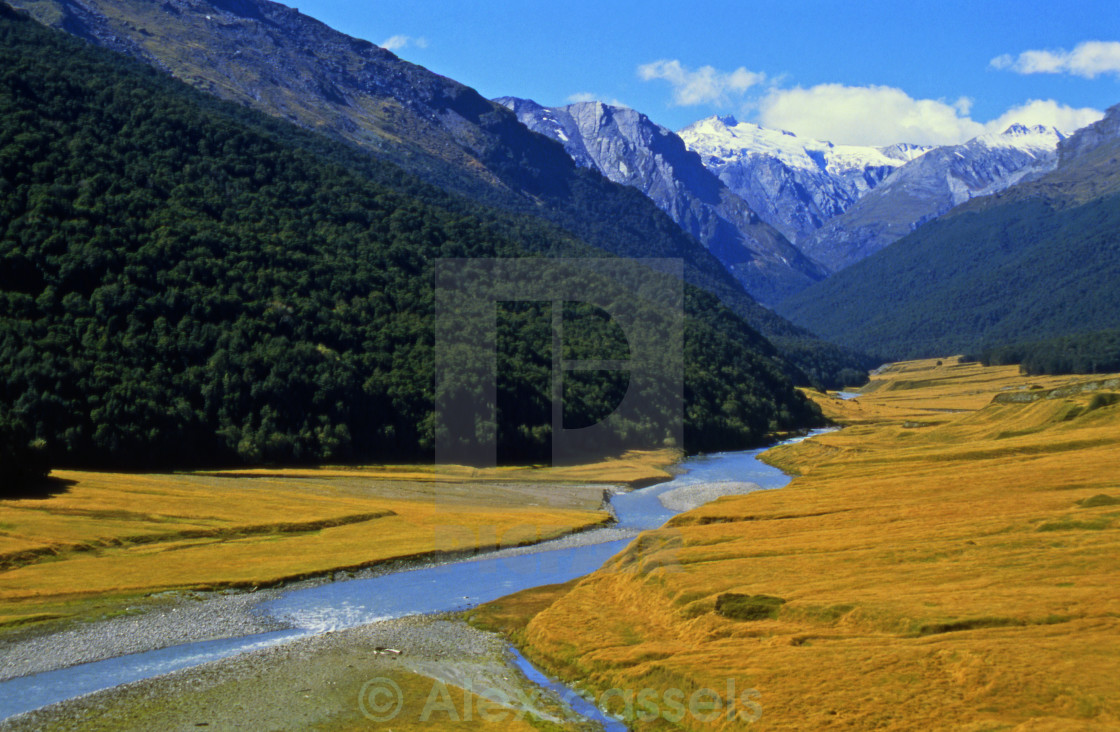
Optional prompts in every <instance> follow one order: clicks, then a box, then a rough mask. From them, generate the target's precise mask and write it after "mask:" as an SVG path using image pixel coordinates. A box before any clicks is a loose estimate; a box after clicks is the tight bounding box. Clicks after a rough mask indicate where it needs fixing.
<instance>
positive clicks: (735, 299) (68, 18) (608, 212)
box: [18, 0, 864, 384]
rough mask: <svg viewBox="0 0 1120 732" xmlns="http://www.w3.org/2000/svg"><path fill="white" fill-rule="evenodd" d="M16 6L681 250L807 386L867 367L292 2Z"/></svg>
mask: <svg viewBox="0 0 1120 732" xmlns="http://www.w3.org/2000/svg"><path fill="white" fill-rule="evenodd" d="M18 5H19V6H20V7H24V8H26V9H27V10H28V11H29V12H31V13H32V14H33V16H34V17H35V18H36V19H38V20H40V21H41V22H43V23H46V24H48V25H51V26H54V27H59V28H62V29H64V30H67V31H68V32H71V33H73V34H75V35H78V36H79V37H81V38H85V39H87V40H90V41H91V42H93V43H95V44H98V45H102V46H107V47H109V48H113V49H118V50H122V51H124V52H126V53H129V54H131V55H133V56H135V57H137V58H140V59H142V60H144V61H145V62H147V63H149V64H152V65H154V66H156V67H157V68H160V69H163V70H165V71H167V72H169V73H171V74H172V75H174V76H176V77H177V78H179V79H182V80H184V81H186V82H187V83H189V84H191V85H192V86H195V87H196V88H200V89H203V90H206V91H208V92H211V93H213V94H216V95H218V96H220V97H222V98H224V99H227V100H231V101H234V102H237V103H239V104H244V105H247V106H250V107H252V108H254V109H257V110H260V111H263V112H265V113H267V114H270V115H273V116H276V117H279V118H282V119H285V120H290V121H292V122H295V123H297V124H299V125H301V126H303V127H305V128H309V129H313V130H316V131H319V132H322V133H325V134H328V135H330V136H333V137H335V138H338V139H342V140H345V141H347V142H350V143H353V144H355V145H359V146H361V149H363V150H365V151H367V152H370V153H373V154H374V155H377V156H379V157H381V158H383V159H385V160H389V161H391V162H394V163H396V164H398V165H400V166H401V167H402V168H403V169H404V170H406V171H408V172H409V173H413V174H415V175H417V176H419V177H421V178H422V179H424V180H425V181H427V182H429V183H432V184H434V185H437V186H438V187H440V188H442V189H444V190H448V191H452V192H455V193H458V194H461V195H463V196H466V197H468V198H470V199H473V200H476V201H480V202H483V203H486V204H488V205H494V206H499V207H502V208H504V209H507V210H511V211H515V212H519V213H527V214H531V215H533V216H535V217H538V218H540V219H543V220H545V221H547V222H549V223H551V224H553V225H555V226H558V227H561V228H562V229H564V230H566V231H567V232H569V234H570V235H571V236H573V237H574V238H577V239H579V240H582V241H583V242H584V243H586V244H588V245H590V246H593V247H596V248H598V249H600V250H602V251H603V252H605V253H607V254H609V255H614V256H623V257H670V258H680V259H682V260H683V261H684V263H685V280H686V282H689V283H691V284H695V285H697V286H699V287H701V288H703V289H705V290H707V291H708V292H711V293H713V294H714V295H716V296H717V297H718V298H719V299H720V301H721V302H723V303H724V304H725V305H727V306H728V307H730V308H731V309H732V310H733V311H734V312H735V313H736V314H737V315H739V316H740V317H743V318H745V319H746V320H747V322H748V323H750V324H751V325H752V326H753V327H754V328H756V329H758V330H760V331H761V332H762V333H764V334H765V335H766V336H767V337H774V338H777V339H779V340H781V341H782V342H783V343H782V348H783V351H785V352H787V353H789V354H790V360H791V361H795V362H796V363H797V364H805V366H804V367H802V368H801V371H802V372H804V373H805V374H807V375H808V378H809V379H812V380H814V381H815V382H816V383H820V384H830V383H832V380H833V379H834V378H835V377H836V375H837V374H838V372H839V370H840V369H844V368H862V367H864V363H863V361H862V360H861V358H860V357H858V356H856V355H854V354H850V353H847V352H846V351H844V350H842V349H836V348H835V347H834V346H831V345H830V344H827V343H822V342H820V341H818V340H817V339H815V337H813V336H812V335H811V334H809V333H807V332H806V331H804V330H803V329H800V328H796V327H794V326H793V325H792V324H791V323H789V322H788V321H786V320H784V319H783V318H781V317H779V316H778V315H776V314H775V313H774V312H773V311H771V310H769V309H767V308H765V307H762V306H761V305H759V304H758V303H757V302H755V301H754V300H753V299H752V298H751V297H750V296H749V295H748V294H747V293H746V291H745V290H743V288H742V287H741V286H740V285H739V283H738V282H737V281H736V280H735V279H734V278H733V277H732V276H731V274H730V273H728V272H727V270H726V269H724V267H723V265H722V264H720V262H719V261H718V260H717V259H716V258H715V257H714V256H713V255H712V254H711V253H710V252H708V251H707V250H706V249H705V248H704V247H703V246H702V245H701V244H700V243H699V242H697V241H696V240H695V239H693V238H692V237H690V236H688V235H687V234H685V233H684V232H683V231H682V230H681V229H680V227H678V226H677V225H676V224H675V223H674V222H673V221H672V220H671V219H670V218H669V217H668V216H667V215H665V214H664V213H663V212H661V211H660V210H659V209H658V208H657V207H656V205H654V204H653V203H652V202H651V201H650V200H649V199H647V198H646V197H645V196H643V195H642V194H641V193H639V192H638V191H635V190H632V189H629V188H627V187H625V186H620V185H617V184H613V183H611V182H609V181H607V180H605V179H604V178H603V177H602V176H601V175H600V174H598V173H596V172H594V171H590V170H587V169H584V168H580V167H578V166H576V164H575V163H574V162H573V161H572V159H571V158H570V157H569V156H568V154H567V153H566V152H565V151H564V149H563V147H562V146H560V145H558V144H556V143H555V142H553V141H551V140H548V139H547V138H545V137H543V136H541V135H538V134H535V133H533V132H531V131H530V130H528V129H527V128H526V127H525V126H524V125H522V124H520V123H519V122H518V121H517V119H516V117H515V115H514V114H513V113H512V112H510V111H509V110H508V109H506V108H504V107H502V106H501V105H499V104H495V103H493V102H490V101H488V100H486V99H484V98H482V97H481V96H480V95H479V94H478V93H477V92H475V91H474V90H473V89H470V88H469V87H466V86H464V85H462V84H460V83H458V82H455V81H453V80H451V79H447V78H445V77H442V76H439V75H437V74H434V73H432V72H430V71H428V70H426V69H424V68H422V67H419V66H415V65H413V64H409V63H407V62H404V61H401V60H400V59H398V58H397V57H396V56H394V55H393V54H392V53H390V52H388V51H386V50H384V49H381V48H378V47H376V46H374V45H372V44H370V43H368V42H366V41H361V40H358V39H355V38H351V37H349V36H346V35H344V34H342V33H338V32H337V31H334V30H332V29H330V28H328V27H327V26H325V25H323V24H322V23H320V22H318V21H316V20H314V19H312V18H308V17H307V16H304V15H301V14H299V13H298V12H297V11H295V10H292V9H290V8H287V7H285V6H282V5H279V4H277V3H273V2H268V0H165V1H164V2H160V3H153V2H149V1H148V0H19V2H18ZM530 246H531V247H532V246H533V245H532V244H530ZM786 344H789V345H786ZM797 368H798V366H796V365H795V366H794V367H793V368H791V372H796V371H797ZM821 369H824V371H822V370H821ZM812 372H816V373H817V374H819V376H815V375H814V373H812Z"/></svg>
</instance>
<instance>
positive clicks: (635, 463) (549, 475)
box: [0, 451, 678, 627]
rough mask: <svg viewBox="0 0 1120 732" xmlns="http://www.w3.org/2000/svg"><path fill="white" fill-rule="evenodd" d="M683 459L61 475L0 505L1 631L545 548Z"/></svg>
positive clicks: (647, 456) (657, 455) (599, 519)
mask: <svg viewBox="0 0 1120 732" xmlns="http://www.w3.org/2000/svg"><path fill="white" fill-rule="evenodd" d="M677 457H678V455H677V454H676V453H674V452H671V451H659V452H649V453H629V454H627V455H625V456H623V457H621V458H617V459H613V460H607V461H604V462H601V463H597V464H594V465H585V466H576V467H560V468H496V469H489V470H475V469H471V468H465V467H455V466H450V467H441V469H440V470H439V471H436V470H435V469H434V468H433V467H431V466H419V467H417V466H397V467H393V466H381V467H368V468H324V469H318V470H316V469H312V470H280V471H277V470H271V471H267V470H257V471H227V472H217V473H177V474H123V473H93V472H79V471H68V470H57V471H54V472H53V473H52V478H54V480H55V483H56V485H62V486H65V490H63V491H62V492H60V493H58V494H56V495H53V496H51V497H49V498H44V499H34V500H32V499H24V500H6V501H0V627H3V626H8V627H11V626H15V625H19V624H26V623H28V622H33V621H44V620H51V619H64V618H71V617H97V616H101V615H104V614H105V613H114V612H119V611H121V610H122V609H123V608H125V607H126V606H134V605H135V604H136V603H137V602H141V603H142V602H143V600H144V598H145V597H147V596H148V595H151V594H152V593H158V592H160V591H165V590H174V589H208V588H224V587H253V586H263V585H271V584H275V583H278V582H281V581H284V580H291V579H296V578H301V577H307V576H311V575H317V574H323V573H326V572H329V571H332V570H336V569H342V568H355V567H363V566H369V565H373V564H377V563H380V562H385V561H389V560H393V559H401V558H413V557H420V556H423V555H432V554H433V553H436V552H454V551H473V550H477V549H483V548H491V547H499V546H513V545H519V544H527V543H533V542H537V541H541V540H543V539H547V538H552V537H555V536H558V535H561V534H565V533H569V532H571V531H577V530H581V529H584V528H588V527H591V526H594V525H598V524H600V523H603V522H606V521H609V519H610V516H609V514H607V513H606V512H604V511H602V510H601V503H602V498H603V488H602V485H598V486H596V485H595V484H596V483H598V484H603V483H612V484H617V483H634V484H641V483H648V482H651V481H656V480H660V479H664V478H665V477H667V476H668V473H666V472H665V468H667V467H668V466H669V465H670V464H671V463H673V462H674V461H675V460H676V459H677Z"/></svg>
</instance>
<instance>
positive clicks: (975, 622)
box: [918, 617, 1027, 635]
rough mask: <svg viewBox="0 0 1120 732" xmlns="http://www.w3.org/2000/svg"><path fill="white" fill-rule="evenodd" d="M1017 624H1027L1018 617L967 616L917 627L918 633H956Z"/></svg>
mask: <svg viewBox="0 0 1120 732" xmlns="http://www.w3.org/2000/svg"><path fill="white" fill-rule="evenodd" d="M1017 625H1027V621H1025V620H1022V619H1020V618H995V617H984V618H967V619H965V620H951V621H949V622H946V623H927V624H925V625H922V626H921V627H919V628H918V635H937V634H939V633H956V632H959V631H962V630H977V629H978V628H1007V627H1012V626H1017Z"/></svg>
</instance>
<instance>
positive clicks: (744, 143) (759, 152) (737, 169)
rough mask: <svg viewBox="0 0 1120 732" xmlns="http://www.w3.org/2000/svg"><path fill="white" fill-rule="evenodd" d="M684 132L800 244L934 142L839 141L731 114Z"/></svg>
mask: <svg viewBox="0 0 1120 732" xmlns="http://www.w3.org/2000/svg"><path fill="white" fill-rule="evenodd" d="M679 134H680V136H681V138H682V139H683V140H684V142H685V144H686V145H688V148H689V149H690V150H692V151H693V152H696V153H698V154H699V155H700V158H701V160H703V161H704V165H705V166H706V167H707V168H708V169H709V170H711V171H712V172H713V173H715V174H716V175H718V176H719V178H720V180H722V181H723V182H724V184H726V185H727V187H728V188H730V189H731V190H732V191H734V192H735V193H736V194H737V195H739V196H740V197H741V198H743V200H745V201H746V202H747V203H748V204H749V205H750V206H751V208H752V209H754V210H755V211H756V212H757V213H758V215H759V216H760V217H761V218H762V220H763V221H765V222H766V223H768V224H770V225H771V226H773V227H775V228H776V229H778V230H779V231H781V232H782V233H783V234H785V235H786V237H787V238H789V239H790V241H792V242H794V243H795V244H796V243H798V242H800V241H803V240H805V239H806V238H808V237H809V236H811V235H812V234H813V233H814V232H815V231H816V230H817V229H818V228H820V227H821V226H822V225H824V223H825V222H826V221H828V220H829V219H832V218H834V217H836V216H839V215H840V214H842V213H843V212H844V211H845V210H847V208H848V207H849V206H851V205H852V204H853V203H855V202H856V201H858V200H859V199H860V198H861V197H862V196H863V195H864V194H866V193H867V192H868V191H870V190H871V189H873V188H874V187H875V186H877V185H878V184H879V183H880V182H881V181H883V179H885V178H886V177H887V176H888V175H890V174H891V173H892V172H894V171H895V170H896V169H897V168H899V167H901V166H902V165H904V164H906V163H908V162H910V161H912V160H914V159H916V158H918V157H920V156H921V155H923V154H924V153H926V152H927V151H928V150H929V149H930V148H928V147H922V146H919V145H891V146H889V147H882V148H877V147H861V146H858V145H836V144H834V143H831V142H826V141H823V140H814V139H810V138H804V137H798V136H797V135H795V134H793V133H792V132H787V131H784V130H770V129H766V128H765V127H760V126H759V125H756V124H752V123H750V122H739V121H738V120H736V119H735V118H734V117H728V116H725V117H708V118H706V119H702V120H700V121H699V122H696V123H694V124H692V125H689V126H688V127H686V128H684V129H683V130H681V131H680V133H679Z"/></svg>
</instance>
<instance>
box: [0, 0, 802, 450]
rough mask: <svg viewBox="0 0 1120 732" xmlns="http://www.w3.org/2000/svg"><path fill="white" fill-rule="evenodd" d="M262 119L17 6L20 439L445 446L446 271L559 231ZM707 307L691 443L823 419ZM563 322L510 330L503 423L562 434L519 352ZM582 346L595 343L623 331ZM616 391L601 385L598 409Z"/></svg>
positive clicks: (12, 19)
mask: <svg viewBox="0 0 1120 732" xmlns="http://www.w3.org/2000/svg"><path fill="white" fill-rule="evenodd" d="M256 117H257V116H256V115H252V114H246V113H245V112H244V110H241V109H237V108H234V107H232V106H230V105H227V104H223V103H219V102H217V101H215V100H213V99H212V98H210V97H207V96H205V95H202V94H199V93H198V92H196V91H194V90H191V89H189V88H188V87H186V86H185V85H182V84H180V83H178V82H175V81H173V80H170V79H168V78H166V77H165V76H164V75H162V74H158V73H156V72H153V71H152V70H151V69H149V68H140V67H138V66H137V65H136V64H135V63H133V62H131V61H128V60H127V59H124V58H122V57H120V56H118V55H116V54H111V53H109V52H106V51H104V50H100V49H96V48H93V47H90V46H88V45H86V44H82V43H79V42H77V41H75V40H74V39H72V38H69V37H67V36H65V35H63V34H60V33H57V32H55V31H51V30H48V29H45V28H43V27H41V26H39V25H38V24H36V23H33V22H32V21H30V20H28V19H26V18H23V17H21V16H19V15H17V14H15V13H13V12H12V11H11V10H10V9H9V8H8V6H7V5H5V4H3V3H0V207H2V208H0V211H2V215H0V315H2V316H3V317H0V375H2V378H0V405H2V407H0V435H2V436H3V438H4V439H5V440H12V439H16V438H15V437H12V436H11V435H13V434H15V435H18V436H20V437H19V438H20V439H24V438H26V439H33V438H37V439H44V440H46V441H47V443H48V448H49V449H50V451H51V454H52V456H53V459H54V460H56V461H60V462H62V463H65V464H70V465H111V466H123V465H131V466H145V467H164V468H165V467H171V466H183V465H198V464H209V465H213V464H220V463H230V462H260V461H262V460H266V461H280V462H318V461H323V460H371V459H378V458H381V459H384V458H387V457H392V458H394V459H401V458H405V457H408V458H420V457H423V456H425V455H427V454H429V452H430V449H431V444H432V435H433V430H434V426H433V424H432V418H431V410H432V393H431V390H432V381H433V378H432V368H433V366H432V325H431V323H432V308H433V303H432V264H433V261H434V260H435V259H437V258H439V257H493V256H514V257H516V256H524V255H527V254H529V252H528V251H527V250H526V249H525V248H524V247H523V246H522V242H521V241H520V237H519V236H507V235H506V232H509V231H523V232H530V233H533V234H534V235H535V236H540V237H547V236H548V232H547V231H546V230H543V229H542V228H541V227H539V226H536V225H535V224H534V223H533V221H532V220H529V221H526V222H525V224H524V226H523V227H522V228H521V229H520V230H518V229H516V228H514V227H515V226H516V222H509V221H508V220H502V219H501V217H495V215H494V214H492V213H491V212H489V211H488V210H486V209H484V208H482V207H481V206H478V205H477V204H467V203H463V202H458V203H454V204H450V205H449V204H448V202H447V200H446V196H445V194H431V193H430V192H429V191H427V190H426V189H425V188H424V187H423V186H421V185H412V186H411V188H410V190H411V191H412V193H411V194H405V193H402V192H399V191H396V190H393V189H391V188H389V187H386V186H384V185H379V184H375V183H373V182H371V181H370V180H369V179H368V178H366V177H364V176H362V175H358V174H356V173H355V172H353V171H352V170H350V169H348V168H347V167H345V166H340V165H338V164H336V163H335V162H333V160H332V159H331V156H326V155H320V154H317V153H315V152H313V150H312V148H314V147H315V146H316V144H318V145H321V146H323V147H327V148H329V147H330V146H331V144H332V143H329V142H326V141H323V142H319V143H308V142H306V140H307V138H308V137H310V136H309V135H307V134H306V133H303V132H300V131H299V130H296V129H294V128H291V127H290V126H288V125H279V124H277V123H275V122H274V121H272V120H268V119H260V120H258V121H257V122H254V121H253V119H254V118H256ZM346 153H347V151H346V150H345V149H343V150H341V151H339V152H338V153H337V157H339V158H340V159H341V158H344V157H345V155H346ZM369 164H370V165H371V166H373V165H377V166H381V167H384V168H387V167H388V165H387V164H385V163H375V162H374V161H370V162H369ZM382 177H384V178H385V179H387V180H388V179H393V178H394V177H398V178H399V177H400V176H399V172H398V173H394V172H393V171H392V170H385V171H383V172H382ZM496 219H497V220H498V223H497V224H495V225H492V223H491V222H493V221H495V220H496ZM537 244H538V246H539V247H540V248H541V249H548V248H549V247H550V246H555V247H556V248H557V250H558V252H559V253H566V254H569V255H578V254H582V255H587V254H594V251H593V250H590V249H589V248H587V247H581V246H579V245H573V244H572V242H570V241H567V240H564V239H559V240H552V241H548V240H546V241H542V242H538V243H537ZM685 308H686V312H687V313H689V314H690V315H689V317H688V319H687V322H686V326H685V346H684V348H685V351H684V358H685V361H686V364H685V371H684V388H685V396H686V403H687V417H686V424H685V439H686V445H689V446H691V447H692V448H693V449H719V448H724V447H728V446H731V445H732V444H734V443H740V444H745V443H748V442H751V441H755V440H758V439H761V438H762V437H763V436H764V434H765V433H766V432H767V431H769V430H771V429H781V428H787V427H796V426H798V425H807V424H811V423H813V421H814V420H815V419H816V415H815V412H814V410H813V409H812V408H811V407H810V406H809V405H807V403H806V402H805V400H804V399H803V398H801V396H800V395H799V394H798V393H797V392H796V390H795V389H794V388H793V385H792V384H791V383H790V381H789V379H788V378H787V377H786V376H785V375H784V373H783V371H784V370H785V365H784V364H783V363H782V362H780V361H779V360H778V359H777V358H776V354H775V353H774V350H773V348H772V346H771V345H770V344H769V343H767V342H766V341H765V340H763V339H762V338H761V337H760V336H759V335H758V334H757V333H755V332H754V331H752V330H751V329H750V328H748V327H747V326H746V325H745V324H744V323H743V321H741V320H740V319H738V318H737V317H735V316H734V315H732V314H731V313H730V312H729V311H728V310H727V309H725V308H723V307H721V306H719V305H718V303H717V302H716V301H715V299H714V297H712V296H711V295H708V294H707V293H703V292H700V291H698V290H696V289H695V288H691V287H690V288H687V290H686V301H685ZM565 319H567V314H565ZM539 320H540V319H539V318H537V321H534V320H533V318H532V313H529V314H527V315H526V314H525V313H514V314H513V315H511V316H510V317H508V318H505V319H503V321H502V323H503V326H502V327H503V333H505V342H506V343H509V344H514V345H515V346H516V347H513V348H511V349H510V350H509V352H505V351H502V352H500V353H499V358H500V359H501V363H503V364H505V366H506V372H505V373H506V376H505V377H504V381H503V383H502V385H501V386H500V388H499V395H498V396H499V401H500V404H502V403H504V404H505V405H506V406H507V409H506V411H505V413H504V415H503V416H502V418H501V419H502V423H501V424H500V425H499V430H500V431H504V434H507V435H521V436H523V438H522V442H523V443H526V442H527V443H532V442H534V441H535V442H536V443H538V445H539V444H545V443H546V442H547V435H548V429H547V426H548V424H550V420H551V413H550V411H549V410H547V409H545V410H543V413H541V412H540V411H538V413H536V414H534V413H533V412H532V410H526V409H524V408H523V407H524V405H527V404H543V405H545V406H546V407H547V406H548V405H549V403H550V401H549V398H550V395H551V385H550V384H542V383H541V380H540V379H539V378H538V376H539V372H540V368H539V367H540V364H539V363H537V362H535V361H533V359H532V358H531V357H527V356H525V355H523V354H524V349H520V348H519V347H520V346H522V345H523V344H526V343H530V342H533V340H532V339H533V337H534V333H536V332H538V331H539V330H540V329H539V327H537V326H538V325H539V322H538V321H539ZM573 332H574V333H578V332H579V331H578V329H574V330H573ZM584 333H586V334H588V335H587V337H585V338H584V341H585V342H580V341H578V339H577V342H576V343H575V344H574V345H575V346H576V347H577V348H579V347H585V346H588V345H589V344H590V345H593V344H596V343H601V341H603V338H602V337H601V336H602V333H601V332H599V331H596V330H595V329H594V328H591V329H590V330H586V329H585V330H584ZM607 340H608V342H609V339H607ZM544 353H546V351H544V350H541V351H539V352H538V353H537V356H540V355H541V354H544ZM538 360H539V359H538ZM717 370H718V373H717ZM609 397H610V394H605V395H604V394H602V393H601V392H600V391H594V390H593V391H592V392H590V393H589V394H583V395H582V396H581V397H580V401H581V402H582V407H583V411H584V412H585V413H584V414H581V415H577V416H580V417H583V418H586V417H587V416H588V415H587V413H586V412H587V410H588V409H590V410H591V412H594V409H595V405H596V403H597V404H598V407H599V408H601V407H603V406H604V400H609ZM566 403H567V402H566ZM510 405H512V406H513V407H514V408H508V407H510ZM577 406H579V405H577ZM523 418H524V419H523ZM526 435H527V436H529V438H530V439H526V438H524V436H526ZM633 436H634V437H636V438H639V439H640V440H647V441H648V439H649V438H651V437H655V436H653V435H649V434H646V435H644V436H642V430H641V427H640V425H638V426H636V431H635V432H634V434H633ZM542 438H543V439H544V440H545V443H542V442H541V440H542ZM4 447H5V446H3V445H0V448H4ZM521 448H522V449H521V452H520V453H515V454H513V455H511V457H515V458H516V457H521V458H523V459H524V458H526V457H530V456H532V455H533V454H534V448H533V445H532V444H522V445H521Z"/></svg>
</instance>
